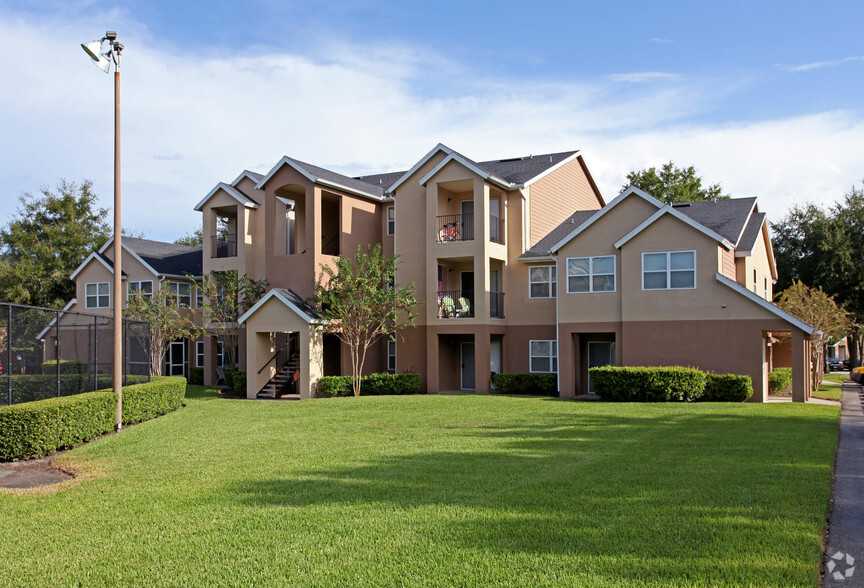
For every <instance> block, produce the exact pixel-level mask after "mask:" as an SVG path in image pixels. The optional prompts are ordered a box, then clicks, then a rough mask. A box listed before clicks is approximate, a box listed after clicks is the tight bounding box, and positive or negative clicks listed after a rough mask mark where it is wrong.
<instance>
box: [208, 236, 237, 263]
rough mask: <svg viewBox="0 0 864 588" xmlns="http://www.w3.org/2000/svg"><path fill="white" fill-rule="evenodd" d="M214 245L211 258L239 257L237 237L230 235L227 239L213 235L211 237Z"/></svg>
mask: <svg viewBox="0 0 864 588" xmlns="http://www.w3.org/2000/svg"><path fill="white" fill-rule="evenodd" d="M210 239H211V243H212V246H213V248H212V250H211V255H210V256H211V257H216V258H221V257H236V256H237V237H235V236H233V235H229V236H227V237H219V236H216V235H213V236H212V237H210Z"/></svg>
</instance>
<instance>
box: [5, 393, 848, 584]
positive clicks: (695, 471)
mask: <svg viewBox="0 0 864 588" xmlns="http://www.w3.org/2000/svg"><path fill="white" fill-rule="evenodd" d="M838 413H839V410H838V409H837V408H836V407H831V406H817V405H799V404H795V403H788V404H773V403H772V404H763V405H755V404H708V403H698V404H611V403H598V402H581V403H580V402H573V401H562V400H557V399H543V398H515V397H501V396H483V395H478V396H457V395H453V396H447V395H441V396H438V395H433V396H410V397H364V398H359V399H356V398H345V399H341V398H340V399H331V400H315V401H304V402H253V401H248V400H224V399H216V398H214V395H213V391H212V390H208V389H204V388H201V387H190V398H189V399H188V406H187V407H186V408H184V409H182V410H179V411H177V412H175V413H172V414H169V415H166V416H164V417H161V418H158V419H156V420H153V421H150V422H146V423H143V424H141V425H138V426H135V427H131V428H129V429H127V430H124V431H123V432H122V433H121V434H119V435H112V436H108V437H105V438H103V439H100V440H97V441H95V442H93V443H91V444H89V445H87V446H84V447H80V448H78V449H76V450H74V451H71V452H69V453H68V454H66V455H65V456H64V457H63V458H62V459H61V460H60V461H62V462H63V463H64V464H66V465H68V466H71V467H74V468H76V469H77V470H79V471H83V472H88V473H87V474H86V475H85V476H82V477H81V478H79V479H77V480H75V481H74V482H70V483H67V484H68V487H66V488H65V489H63V490H59V491H54V492H51V493H45V492H44V491H43V492H42V493H36V495H34V493H33V492H32V491H30V493H29V495H27V493H21V492H20V491H19V494H17V495H16V494H13V493H10V492H5V493H2V494H0V545H2V546H3V557H2V558H0V583H2V584H3V585H9V586H12V585H14V586H22V585H38V586H47V585H62V586H67V585H76V586H77V585H80V586H101V585H117V584H122V585H140V586H168V585H181V586H212V585H271V586H277V585H308V586H416V585H420V586H442V585H459V586H496V585H498V586H501V585H507V586H511V585H516V586H539V585H562V586H574V585H619V586H625V585H633V584H637V585H679V586H693V585H702V586H708V585H710V586H722V585H741V584H749V585H763V586H781V585H782V586H794V585H804V586H807V585H809V586H815V585H817V582H818V570H819V565H820V558H821V551H822V534H823V532H824V529H825V515H826V511H827V508H828V504H829V499H830V490H831V464H832V462H833V459H834V451H835V447H836V443H837V420H838Z"/></svg>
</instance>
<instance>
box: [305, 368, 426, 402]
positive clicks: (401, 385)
mask: <svg viewBox="0 0 864 588" xmlns="http://www.w3.org/2000/svg"><path fill="white" fill-rule="evenodd" d="M422 385H423V379H422V378H421V376H420V374H414V373H404V374H391V373H386V372H385V373H380V374H369V375H368V376H363V378H362V380H361V384H360V395H361V396H381V395H391V394H417V393H418V392H419V391H420V387H421V386H422ZM353 394H354V389H353V386H352V382H351V376H324V377H323V378H318V392H317V394H316V395H317V396H318V398H333V397H334V396H351V395H353Z"/></svg>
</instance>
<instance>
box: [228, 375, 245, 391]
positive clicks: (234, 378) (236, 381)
mask: <svg viewBox="0 0 864 588" xmlns="http://www.w3.org/2000/svg"><path fill="white" fill-rule="evenodd" d="M226 379H227V372H226ZM231 389H232V390H234V391H235V392H238V393H240V394H243V395H245V394H246V372H231Z"/></svg>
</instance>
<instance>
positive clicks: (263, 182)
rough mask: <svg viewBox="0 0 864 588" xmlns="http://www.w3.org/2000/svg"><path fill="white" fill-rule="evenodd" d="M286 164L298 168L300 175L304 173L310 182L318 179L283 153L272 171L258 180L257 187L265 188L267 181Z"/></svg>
mask: <svg viewBox="0 0 864 588" xmlns="http://www.w3.org/2000/svg"><path fill="white" fill-rule="evenodd" d="M284 165H288V166H291V167H292V168H294V169H295V170H297V171H298V172H299V173H300V175H302V176H303V177H304V178H306V179H307V180H309V181H310V182H315V180H316V178H315V176H313V175H312V174H310V173H309V172H307V171H306V170H305V169H303V168H302V167H300V166H299V165H297V164H296V163H294V162H293V161H291V158H290V157H288V156H287V155H283V156H282V159H280V160H279V163H277V164H276V165H274V166H273V167H272V168H270V171H269V172H267V175H266V176H264V179H263V180H261V181H260V182H258V184H257V185H256V186H255V189H256V190H263V189H264V186H265V185H266V184H267V182H269V181H270V178H272V177H273V176H275V175H276V172H278V171H279V170H280V169H282V166H284Z"/></svg>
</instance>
